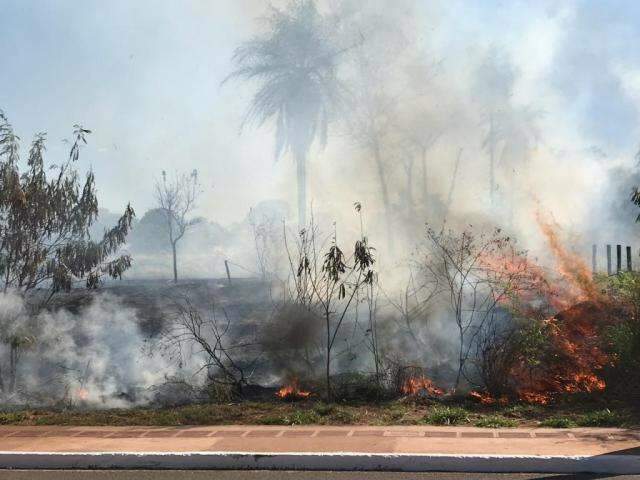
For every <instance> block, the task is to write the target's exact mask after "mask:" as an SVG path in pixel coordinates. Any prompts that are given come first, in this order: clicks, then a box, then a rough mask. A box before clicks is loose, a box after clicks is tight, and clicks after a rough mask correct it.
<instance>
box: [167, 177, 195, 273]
mask: <svg viewBox="0 0 640 480" xmlns="http://www.w3.org/2000/svg"><path fill="white" fill-rule="evenodd" d="M199 195H200V183H199V182H198V171H197V170H193V171H192V172H191V173H190V174H186V173H182V174H176V175H175V177H174V178H173V180H171V181H167V172H165V171H164V170H163V171H162V181H158V182H156V201H157V202H158V207H159V208H160V209H161V210H162V211H163V212H164V215H165V219H166V228H167V230H166V231H167V237H168V239H169V244H170V245H171V253H172V254H173V281H174V282H176V283H177V282H178V252H177V246H178V242H179V241H180V240H182V237H184V234H185V233H186V232H187V229H188V228H189V227H192V226H193V225H195V224H196V223H198V222H199V221H200V219H197V218H187V217H188V216H189V214H190V213H191V212H192V211H193V209H194V208H195V206H196V200H197V199H198V196H199Z"/></svg>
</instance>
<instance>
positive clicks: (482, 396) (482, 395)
mask: <svg viewBox="0 0 640 480" xmlns="http://www.w3.org/2000/svg"><path fill="white" fill-rule="evenodd" d="M469 396H470V397H471V398H473V399H474V400H477V401H478V402H480V403H481V404H482V405H495V404H496V403H497V404H499V405H506V404H507V403H509V399H508V398H507V397H500V398H497V399H496V398H494V397H492V396H491V395H489V394H488V393H486V392H478V391H476V390H472V391H471V392H469Z"/></svg>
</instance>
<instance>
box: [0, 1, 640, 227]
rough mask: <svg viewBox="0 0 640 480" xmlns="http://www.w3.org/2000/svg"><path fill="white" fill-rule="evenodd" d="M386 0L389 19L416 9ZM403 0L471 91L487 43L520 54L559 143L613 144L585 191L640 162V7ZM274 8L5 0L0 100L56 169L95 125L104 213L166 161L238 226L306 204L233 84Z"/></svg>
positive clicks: (140, 203)
mask: <svg viewBox="0 0 640 480" xmlns="http://www.w3.org/2000/svg"><path fill="white" fill-rule="evenodd" d="M327 1H334V2H335V1H337V0H327ZM276 3H277V2H276ZM377 3H378V4H379V5H380V9H381V12H382V13H384V12H385V10H387V9H388V10H389V11H393V9H394V8H399V7H398V5H401V4H402V3H401V2H400V3H399V2H392V1H378V2H377ZM404 5H409V6H411V7H413V8H415V9H416V11H417V12H418V18H417V22H418V24H419V26H418V28H417V29H416V30H414V31H412V32H411V33H410V36H412V37H415V38H412V40H414V41H415V42H416V43H418V44H421V45H423V46H424V52H425V53H424V54H425V55H431V56H432V57H433V58H434V59H439V60H441V61H442V62H444V63H445V64H446V68H448V71H449V72H452V73H450V74H449V75H450V77H449V81H450V82H452V83H459V84H460V85H461V89H464V88H465V85H466V84H467V83H468V82H469V75H470V72H469V68H468V65H470V64H471V63H472V62H471V61H470V59H472V58H474V57H475V56H476V55H478V54H479V53H478V52H480V51H484V50H486V49H487V48H492V47H495V48H498V49H500V50H501V51H504V52H506V55H507V57H508V59H509V61H510V62H511V63H512V65H513V68H514V71H515V72H516V75H517V82H516V86H515V88H514V92H513V98H514V102H520V103H522V104H535V105H536V107H537V108H538V109H540V111H542V112H543V120H542V124H543V130H544V140H543V141H544V142H545V144H546V145H547V146H548V147H549V149H550V150H553V151H561V152H564V151H568V152H573V154H572V155H574V156H575V155H576V154H577V153H576V152H578V153H579V152H584V151H596V152H599V155H600V159H599V160H598V159H597V160H595V161H591V160H589V161H584V162H583V163H582V164H583V165H584V169H583V170H582V171H581V172H579V173H578V175H583V176H587V177H590V178H591V180H588V181H587V182H586V183H585V185H591V184H594V185H595V184H596V183H597V180H598V179H599V178H600V177H602V172H603V171H604V169H606V168H607V167H608V166H609V165H614V164H615V165H617V164H620V163H622V164H624V163H625V162H626V163H629V161H630V159H632V157H633V154H634V153H635V150H636V149H637V146H638V139H639V133H640V132H639V129H638V118H639V108H640V50H638V49H637V48H636V46H637V45H638V43H639V41H640V4H638V3H637V2H635V1H633V0H624V1H623V0H617V1H595V0H594V1H578V0H569V1H564V2H555V1H546V0H541V1H536V2H533V1H528V2H527V1H518V0H512V1H508V0H503V1H497V0H491V1H479V0H478V1H472V0H468V1H460V0H453V1H427V0H415V1H405V2H404ZM266 6H267V2H263V1H259V0H251V1H249V0H208V1H207V0H184V1H168V0H154V1H151V0H136V1H130V0H115V1H109V2H104V1H98V0H88V1H83V2H73V1H67V0H49V1H37V0H0V11H2V14H1V16H0V44H1V45H2V52H3V53H2V65H1V70H0V108H2V109H3V110H4V111H5V113H6V114H7V116H8V117H9V119H10V120H11V122H12V123H13V125H14V128H15V130H16V132H17V134H18V135H19V136H20V137H21V138H22V139H23V146H24V147H25V148H26V145H27V142H28V141H29V139H30V138H31V137H32V136H33V135H34V134H35V133H37V132H41V131H45V132H47V136H48V144H47V149H48V157H47V159H48V160H49V161H51V162H52V163H56V162H57V161H59V160H58V159H59V158H60V157H61V156H63V155H66V153H67V151H68V145H66V144H65V143H64V142H63V139H65V138H69V137H70V136H71V133H72V130H73V125H74V124H76V123H80V124H82V125H83V126H85V127H86V128H89V129H91V130H92V131H93V133H92V134H91V136H90V138H89V145H88V146H87V147H85V148H84V149H83V152H82V158H81V161H80V168H88V167H90V168H92V169H93V170H94V172H95V174H96V178H97V187H98V191H99V199H100V203H101V206H102V207H105V208H108V209H109V210H112V211H120V210H122V208H123V207H124V205H125V204H126V203H127V202H131V203H132V205H133V206H134V208H135V209H136V210H137V211H138V213H139V214H141V213H142V212H144V211H145V210H147V209H149V208H151V207H152V206H153V204H154V199H153V184H154V181H155V179H157V178H158V177H159V175H160V172H161V171H162V170H167V171H168V172H172V171H178V170H181V171H182V170H184V171H191V170H192V169H194V168H196V169H198V171H199V172H200V178H201V181H202V184H203V196H202V199H201V201H200V206H199V210H198V213H199V214H200V215H203V216H205V217H207V218H209V219H211V220H214V221H218V222H220V223H223V224H225V223H230V222H233V221H236V220H239V219H240V218H242V217H243V216H244V215H246V213H247V212H248V210H249V208H250V207H251V206H252V205H255V204H257V203H258V202H260V201H262V200H265V199H270V198H284V199H286V200H289V201H291V202H292V203H293V199H294V197H293V195H292V194H291V193H290V192H291V191H292V190H293V189H292V185H291V184H292V181H293V179H292V177H291V176H290V172H291V170H292V166H291V162H290V160H288V159H283V160H282V161H280V162H278V163H275V162H274V159H273V154H272V152H273V138H272V137H273V131H272V129H271V128H269V126H267V127H265V128H246V129H244V130H243V131H242V132H241V131H240V124H241V122H242V118H243V112H244V109H245V107H246V105H247V102H248V101H249V99H250V93H251V92H250V90H249V89H248V88H245V87H239V86H236V85H231V84H229V83H227V84H225V85H221V82H222V81H223V80H224V79H225V77H226V76H227V75H228V74H229V72H230V71H231V69H232V64H231V56H232V54H233V50H234V48H235V47H236V46H237V45H238V44H239V43H240V42H242V41H244V40H246V39H248V38H249V37H251V35H252V34H253V33H254V32H255V31H256V28H259V26H260V24H259V22H257V21H256V18H258V17H260V16H261V15H263V14H264V13H265V8H266ZM330 142H331V138H330ZM321 156H322V154H319V155H318V157H321ZM572 158H573V157H572ZM603 159H604V160H603ZM316 161H317V162H321V161H322V158H320V159H319V160H316ZM554 162H556V160H555V159H553V160H547V163H549V165H550V166H552V165H553V164H554ZM594 162H595V163H594ZM598 162H600V163H598ZM602 162H605V164H604V165H603V163H602ZM550 168H551V167H550ZM564 180H566V179H561V182H562V181H564ZM590 182H591V183H590ZM330 183H331V180H327V181H326V183H324V184H323V185H327V184H330Z"/></svg>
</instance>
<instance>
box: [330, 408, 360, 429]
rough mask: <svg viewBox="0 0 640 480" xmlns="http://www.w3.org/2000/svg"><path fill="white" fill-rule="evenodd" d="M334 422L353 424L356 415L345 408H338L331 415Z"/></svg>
mask: <svg viewBox="0 0 640 480" xmlns="http://www.w3.org/2000/svg"><path fill="white" fill-rule="evenodd" d="M329 418H330V419H331V421H332V422H334V423H342V424H344V425H348V424H352V423H354V421H355V418H356V417H355V415H354V414H353V413H351V412H350V411H349V410H345V409H344V408H337V409H336V410H335V411H334V412H333V413H331V416H330V417H329Z"/></svg>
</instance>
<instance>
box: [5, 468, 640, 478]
mask: <svg viewBox="0 0 640 480" xmlns="http://www.w3.org/2000/svg"><path fill="white" fill-rule="evenodd" d="M80 479H82V480H84V479H88V480H298V479H299V480H544V479H550V480H606V479H615V480H622V479H629V480H630V479H638V480H640V475H618V476H616V475H549V474H530V473H526V474H524V473H515V474H514V473H504V474H481V473H382V472H266V471H188V470H187V471H185V470H156V471H150V470H98V471H86V470H84V471H78V470H13V471H12V470H0V480H80Z"/></svg>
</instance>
